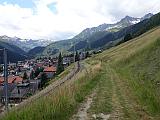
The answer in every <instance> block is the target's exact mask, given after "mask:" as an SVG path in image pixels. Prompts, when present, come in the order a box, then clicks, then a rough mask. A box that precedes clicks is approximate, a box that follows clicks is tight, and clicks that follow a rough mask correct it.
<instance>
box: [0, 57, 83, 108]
mask: <svg viewBox="0 0 160 120" xmlns="http://www.w3.org/2000/svg"><path fill="white" fill-rule="evenodd" d="M84 58H85V54H81V55H80V59H84ZM73 62H74V57H73V56H66V57H63V65H64V68H66V67H67V66H69V65H70V64H71V63H73ZM57 64H58V59H57V58H38V59H31V60H25V61H18V62H17V63H9V64H8V99H9V103H10V104H18V103H20V102H21V101H22V100H24V99H26V98H28V97H29V96H31V95H33V94H35V93H36V92H37V91H38V90H39V89H40V87H41V75H42V74H43V73H45V74H46V77H47V79H52V78H54V76H55V74H56V70H57V69H56V68H57ZM0 68H1V69H0V100H1V102H0V107H2V106H4V102H5V87H4V86H5V82H4V73H3V64H1V65H0ZM38 70H39V71H38ZM37 71H38V72H37Z"/></svg>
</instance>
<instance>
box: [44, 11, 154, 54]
mask: <svg viewBox="0 0 160 120" xmlns="http://www.w3.org/2000/svg"><path fill="white" fill-rule="evenodd" d="M152 16H153V14H152V13H149V14H146V15H145V16H143V17H141V18H134V17H130V16H126V17H124V18H123V19H121V20H120V21H119V22H117V23H114V24H106V23H104V24H101V25H99V26H97V27H92V28H87V29H85V30H83V31H82V32H81V33H79V34H78V35H76V36H75V37H73V38H72V39H67V40H61V41H57V42H53V43H51V44H50V45H48V46H47V47H46V48H45V49H44V51H43V53H42V54H43V55H54V54H56V53H58V52H59V51H62V52H63V53H68V52H70V51H73V44H75V47H76V50H84V49H86V48H89V47H91V45H92V46H93V44H94V42H95V41H97V40H99V39H102V38H104V37H105V36H107V35H108V34H114V33H116V32H118V31H120V30H122V29H123V28H126V27H129V26H132V25H134V24H137V23H139V22H141V21H143V20H145V19H149V18H150V17H152ZM111 39H113V38H111ZM94 48H96V47H94ZM97 48H98V46H97Z"/></svg>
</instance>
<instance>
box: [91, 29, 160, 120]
mask: <svg viewBox="0 0 160 120" xmlns="http://www.w3.org/2000/svg"><path fill="white" fill-rule="evenodd" d="M159 33H160V28H155V29H153V30H151V31H149V32H147V33H145V34H143V35H141V36H139V37H138V38H135V39H133V40H131V41H128V42H126V43H124V44H121V45H119V46H117V47H114V48H112V49H110V50H108V51H105V52H103V53H102V54H100V55H98V56H96V57H95V58H94V59H99V60H101V61H103V64H104V65H103V66H104V72H105V74H104V75H103V76H104V79H105V80H104V82H102V83H101V84H100V85H99V90H98V94H97V97H96V98H95V99H94V102H93V104H92V107H91V108H90V110H89V111H90V116H91V115H92V114H98V113H104V114H110V119H112V120H115V119H122V120H124V119H129V120H132V119H133V120H139V119H142V120H144V119H145V120H146V119H147V120H148V119H154V120H155V119H160V92H159V90H160V84H159V83H160V81H159V79H160V72H159V71H160V34H159ZM102 88H103V89H102ZM108 88H110V89H108ZM99 93H100V94H99ZM106 96H107V97H106ZM106 104H108V105H109V107H105V108H104V105H106Z"/></svg>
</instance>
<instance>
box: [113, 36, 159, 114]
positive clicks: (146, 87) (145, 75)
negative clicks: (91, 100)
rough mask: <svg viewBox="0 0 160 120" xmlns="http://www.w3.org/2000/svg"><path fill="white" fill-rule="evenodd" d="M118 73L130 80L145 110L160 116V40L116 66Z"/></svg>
mask: <svg viewBox="0 0 160 120" xmlns="http://www.w3.org/2000/svg"><path fill="white" fill-rule="evenodd" d="M114 68H115V69H116V71H117V73H119V74H120V76H122V77H124V78H125V79H127V80H128V83H129V85H130V86H131V88H132V89H133V92H134V94H135V95H136V96H137V97H138V98H139V100H140V103H141V104H142V105H143V106H144V109H146V110H147V111H149V113H151V114H153V115H159V114H160V92H159V90H160V86H159V84H158V83H159V82H160V38H159V39H157V40H156V41H155V42H154V43H152V44H150V45H149V46H147V47H145V48H144V49H143V50H141V51H140V52H138V53H135V54H133V55H131V56H130V57H128V58H127V59H122V60H121V61H119V62H118V63H116V64H115V65H114Z"/></svg>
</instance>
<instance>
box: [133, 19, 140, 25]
mask: <svg viewBox="0 0 160 120" xmlns="http://www.w3.org/2000/svg"><path fill="white" fill-rule="evenodd" d="M139 22H140V19H138V20H134V21H131V23H132V24H137V23H139Z"/></svg>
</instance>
